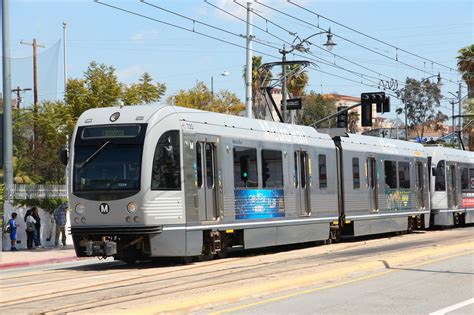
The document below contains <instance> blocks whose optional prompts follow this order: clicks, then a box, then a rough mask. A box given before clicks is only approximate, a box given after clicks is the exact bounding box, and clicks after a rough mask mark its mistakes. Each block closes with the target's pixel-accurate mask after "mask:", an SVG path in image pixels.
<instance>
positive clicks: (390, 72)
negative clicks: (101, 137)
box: [10, 0, 474, 115]
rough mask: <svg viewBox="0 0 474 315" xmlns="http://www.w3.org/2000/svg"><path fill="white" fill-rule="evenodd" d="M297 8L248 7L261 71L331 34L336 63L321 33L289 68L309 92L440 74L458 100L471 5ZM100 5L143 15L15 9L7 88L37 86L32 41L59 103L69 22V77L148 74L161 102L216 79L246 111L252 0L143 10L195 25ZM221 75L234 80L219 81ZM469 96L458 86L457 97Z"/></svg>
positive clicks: (132, 4)
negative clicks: (299, 69) (111, 70)
mask: <svg viewBox="0 0 474 315" xmlns="http://www.w3.org/2000/svg"><path fill="white" fill-rule="evenodd" d="M291 1H292V2H294V3H296V4H298V5H300V6H302V7H303V8H304V9H301V8H299V7H297V6H295V5H294V4H291V3H289V2H288V1H286V0H260V1H257V2H253V3H252V7H253V9H254V10H255V14H254V15H253V23H252V24H253V25H254V27H253V35H254V36H255V41H254V43H253V49H254V52H253V54H254V55H263V60H264V62H274V61H279V60H281V55H280V53H279V49H282V48H283V45H284V43H286V44H285V45H286V46H285V49H286V50H289V49H290V47H291V46H289V45H290V44H291V43H293V42H296V43H297V42H298V39H296V36H298V38H299V39H304V38H307V37H309V36H311V35H313V34H316V33H318V32H321V31H322V30H328V28H331V31H332V32H333V33H334V37H333V40H334V41H335V42H336V43H337V45H336V46H335V47H334V49H333V50H332V53H330V52H328V51H326V50H324V49H323V47H324V46H322V44H323V43H325V41H326V35H325V34H320V35H316V36H314V37H312V38H311V39H310V42H311V43H312V44H313V45H309V46H307V47H308V48H309V53H310V54H303V53H297V54H292V53H290V54H288V55H287V59H289V60H309V61H311V62H312V65H311V66H310V68H308V69H307V70H308V75H309V77H310V81H309V85H308V87H307V89H306V91H307V92H309V91H310V90H314V91H316V92H318V93H338V94H341V95H350V96H360V93H362V92H373V91H377V90H378V85H379V83H380V80H384V81H383V82H385V83H388V82H389V81H392V82H393V80H397V82H399V83H398V87H399V88H402V87H403V82H404V81H405V78H406V77H411V78H416V79H422V78H427V77H430V76H434V77H433V78H432V79H433V81H434V82H435V81H436V77H435V75H437V74H438V73H440V74H441V76H442V78H443V79H442V82H443V86H442V93H443V95H444V96H445V97H446V98H448V97H454V96H453V95H451V94H450V93H454V94H455V93H456V91H457V90H458V82H459V80H460V79H461V78H460V76H459V73H458V72H457V71H456V56H457V51H458V50H459V49H460V48H462V47H465V46H467V45H471V44H473V43H474V24H473V23H474V21H473V20H474V5H473V1H464V0H444V1H443V0H412V1H405V0H379V1H376V0H332V1H330V0H322V1H309V0H291ZM101 2H104V3H107V4H111V5H114V6H117V7H120V8H123V9H126V10H130V11H133V12H136V13H137V14H141V15H142V16H141V17H140V16H136V15H133V14H131V13H127V12H123V11H120V10H117V9H114V8H111V7H108V6H105V5H102V4H99V3H96V2H94V1H92V0H87V1H86V0H63V1H41V0H34V1H33V0H10V40H11V43H10V45H11V52H10V54H11V57H12V71H13V79H12V87H16V86H18V85H20V86H21V87H31V86H28V85H32V83H30V82H32V70H31V55H32V48H31V46H28V45H23V44H20V41H24V42H31V41H32V39H33V38H34V37H35V36H36V38H37V41H38V43H39V44H42V45H44V46H45V47H44V48H38V53H39V59H38V60H39V65H38V67H39V68H40V74H41V75H40V77H39V86H40V87H39V89H40V99H46V98H50V99H54V98H57V99H61V98H62V97H63V91H64V87H63V79H62V78H63V51H62V49H63V46H62V45H63V42H62V36H63V21H66V22H67V51H68V53H67V65H68V77H70V78H79V77H82V75H83V72H84V71H85V70H86V69H87V66H88V64H89V63H90V62H91V61H96V62H98V63H104V64H106V65H112V66H114V67H115V68H116V74H117V76H118V78H119V80H120V81H121V82H124V83H126V84H130V83H133V82H136V81H137V80H138V78H139V76H140V75H141V74H143V73H144V72H148V73H150V74H151V76H152V77H153V78H154V80H155V81H157V82H162V83H165V84H166V86H167V94H166V97H168V96H170V95H172V94H174V93H176V92H177V91H178V90H180V89H189V88H191V87H193V86H194V85H195V84H196V81H203V82H205V83H206V84H207V85H208V86H210V83H211V77H213V78H214V80H213V81H214V90H215V91H216V92H217V91H219V90H221V89H227V90H230V91H232V92H234V93H236V94H237V96H238V97H239V98H240V99H241V100H242V101H243V102H244V101H245V85H244V81H243V68H244V65H245V60H246V55H245V49H244V48H245V41H246V40H245V37H244V35H245V33H246V24H245V23H244V22H243V21H241V20H238V19H237V18H235V16H236V17H239V18H241V19H244V20H245V18H246V10H245V9H244V8H243V7H245V6H246V3H247V0H237V1H224V0H207V2H209V3H211V4H212V5H214V6H217V7H219V8H221V9H222V10H225V11H222V10H219V9H216V8H215V7H213V6H211V5H210V4H208V3H206V1H202V0H175V1H171V0H165V1H159V0H146V2H148V3H150V4H152V5H155V6H159V7H163V8H165V9H166V10H169V11H171V12H175V13H178V14H181V15H182V16H186V17H189V18H190V19H191V20H190V19H186V18H183V17H179V16H176V15H173V14H171V13H170V12H166V11H164V10H160V9H158V8H156V7H153V6H151V5H149V4H145V3H142V2H140V1H131V0H121V1H115V0H104V1H101ZM262 4H263V5H262ZM272 8H273V9H272ZM277 10H278V11H279V12H278V11H277ZM226 12H228V13H226ZM229 13H230V14H232V15H234V16H231V15H230V14H229ZM318 15H319V19H318ZM143 16H146V17H148V18H146V17H143ZM323 17H326V18H329V19H330V20H332V21H328V20H326V19H324V18H323ZM153 19H154V20H153ZM192 19H193V20H194V22H193V21H192ZM156 20H160V21H164V22H166V23H170V24H173V25H174V26H171V25H166V24H163V23H159V22H157V21H156ZM202 23H206V24H208V25H212V26H215V28H213V27H209V26H206V25H203V24H202ZM318 26H319V28H318ZM343 26H347V27H350V28H352V29H355V30H357V31H359V32H361V33H364V34H367V35H370V36H371V37H373V38H376V39H378V40H381V41H383V42H386V43H388V44H390V45H386V44H383V43H381V42H379V41H376V40H373V39H371V38H369V37H367V36H363V35H361V34H360V33H356V32H354V31H351V30H350V29H347V28H345V27H343ZM217 28H218V29H217ZM193 29H194V32H193ZM219 29H220V30H219ZM198 33H202V34H206V35H208V36H211V37H214V38H217V39H220V40H223V41H227V42H231V43H234V45H231V44H229V43H224V42H221V41H219V40H216V39H211V38H208V37H205V36H202V35H200V34H198ZM241 35H243V36H241ZM58 41H60V42H58ZM403 50H406V51H408V52H410V53H413V54H415V55H417V56H414V55H412V54H408V53H406V52H404V51H403ZM420 57H422V58H420ZM423 58H426V59H423ZM433 62H436V63H433ZM437 63H439V64H441V65H439V64H437ZM224 72H227V73H228V75H226V76H222V73H224ZM278 73H280V70H279V69H275V70H274V76H277V75H278ZM392 79H393V80H392ZM465 94H466V89H465V85H464V84H463V92H462V95H465ZM24 101H25V104H27V103H31V102H32V93H31V92H25V95H24ZM392 106H393V107H398V106H400V101H398V100H395V99H392ZM442 106H443V107H442V109H443V111H444V112H446V113H447V114H449V115H450V114H451V113H450V108H451V105H450V104H449V100H447V99H445V100H443V102H442ZM393 107H392V108H393ZM393 111H394V110H392V112H393ZM456 114H457V107H456ZM389 115H390V114H389Z"/></svg>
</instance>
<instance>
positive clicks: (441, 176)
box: [435, 160, 446, 191]
mask: <svg viewBox="0 0 474 315" xmlns="http://www.w3.org/2000/svg"><path fill="white" fill-rule="evenodd" d="M445 190H446V176H445V166H444V160H441V161H439V162H438V165H436V176H435V191H445Z"/></svg>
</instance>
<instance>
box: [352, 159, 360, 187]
mask: <svg viewBox="0 0 474 315" xmlns="http://www.w3.org/2000/svg"><path fill="white" fill-rule="evenodd" d="M352 187H353V189H359V188H360V169H359V158H352Z"/></svg>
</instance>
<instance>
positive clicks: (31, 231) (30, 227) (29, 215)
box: [25, 209, 36, 249]
mask: <svg viewBox="0 0 474 315" xmlns="http://www.w3.org/2000/svg"><path fill="white" fill-rule="evenodd" d="M25 222H26V246H27V248H28V249H34V247H33V239H34V236H35V223H36V220H35V219H34V218H33V210H32V209H29V210H28V211H26V214H25Z"/></svg>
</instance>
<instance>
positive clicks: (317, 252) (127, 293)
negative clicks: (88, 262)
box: [0, 228, 473, 313]
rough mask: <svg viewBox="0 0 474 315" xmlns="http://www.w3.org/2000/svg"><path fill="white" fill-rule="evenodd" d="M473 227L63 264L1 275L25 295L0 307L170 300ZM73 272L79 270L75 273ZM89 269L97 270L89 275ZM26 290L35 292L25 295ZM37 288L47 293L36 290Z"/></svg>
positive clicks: (69, 308)
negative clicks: (232, 252)
mask: <svg viewBox="0 0 474 315" xmlns="http://www.w3.org/2000/svg"><path fill="white" fill-rule="evenodd" d="M472 230H473V228H468V229H467V230H465V231H464V233H463V231H462V230H453V231H438V232H428V233H426V234H425V235H423V237H422V238H421V239H420V238H419V235H418V236H415V237H416V238H415V237H412V236H410V235H408V236H407V237H403V238H399V237H395V238H392V239H390V240H387V239H373V240H368V241H362V242H351V243H342V244H335V245H330V246H323V247H304V246H300V248H299V249H297V250H293V251H292V250H290V251H278V250H273V251H271V252H270V253H268V252H267V253H268V254H266V255H265V254H264V255H259V256H240V255H237V256H236V257H233V258H229V259H224V260H214V261H205V262H199V263H196V264H192V265H184V266H174V265H166V264H165V265H161V266H159V267H158V268H154V267H155V266H156V264H153V263H144V264H139V265H137V266H136V267H135V268H130V267H126V269H125V270H118V271H117V270H110V269H107V268H106V267H104V266H100V265H98V266H92V267H88V268H86V269H84V268H82V267H75V268H68V269H60V270H58V271H56V272H54V271H53V272H47V273H46V274H44V273H41V274H40V272H38V273H37V274H35V275H32V274H29V275H26V276H25V275H17V276H14V275H8V276H7V277H1V278H2V283H6V285H2V286H0V292H2V291H4V292H5V291H8V292H20V295H19V296H18V297H17V298H16V299H15V300H11V299H7V295H5V294H2V296H3V297H4V298H0V305H1V306H0V311H1V312H2V313H3V312H9V313H13V312H22V311H24V312H25V313H39V312H41V313H67V312H81V311H87V310H96V309H100V308H103V307H107V306H109V305H111V304H127V303H131V302H135V301H137V300H153V299H158V298H160V299H166V298H168V297H172V296H179V295H180V294H185V293H186V292H200V291H202V290H219V288H222V287H225V286H228V285H229V283H232V285H234V286H240V285H242V286H243V285H245V284H249V283H252V282H255V281H257V280H262V279H267V280H268V279H272V278H274V277H275V275H278V276H279V277H291V276H292V275H293V274H295V275H296V274H298V273H299V272H305V273H311V272H316V271H317V270H318V269H320V268H323V267H326V268H327V266H330V265H333V264H337V263H346V262H350V261H356V260H357V259H359V258H363V257H367V256H370V255H373V254H374V253H383V254H390V253H393V252H396V251H400V250H402V249H403V250H407V249H410V250H413V249H417V248H426V247H429V246H435V245H437V244H439V243H440V238H442V242H443V244H449V243H455V242H457V241H459V237H460V236H459V234H463V235H469V234H470V235H472ZM456 231H458V232H456ZM435 235H436V236H437V237H436V236H435ZM387 243H389V244H387ZM301 247H302V248H301ZM297 248H298V247H297ZM264 252H266V251H264ZM251 254H252V253H251ZM123 267H124V265H123V264H122V265H119V266H115V265H113V266H112V268H114V269H115V268H123ZM104 269H106V270H104ZM70 272H73V273H74V274H73V275H71V274H70ZM85 272H91V273H92V274H84V273H85ZM31 277H32V278H31ZM42 277H43V280H41V278H42ZM44 277H46V279H44ZM12 282H15V284H12ZM64 288H65V289H64ZM24 291H27V292H31V294H28V293H26V294H25V293H23V294H21V292H24ZM35 292H41V293H39V294H35ZM104 293H106V294H104ZM105 297H106V298H105ZM98 298H99V300H98ZM25 305H30V306H31V305H34V306H35V308H34V309H28V307H27V308H24V306H25Z"/></svg>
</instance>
